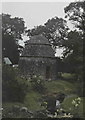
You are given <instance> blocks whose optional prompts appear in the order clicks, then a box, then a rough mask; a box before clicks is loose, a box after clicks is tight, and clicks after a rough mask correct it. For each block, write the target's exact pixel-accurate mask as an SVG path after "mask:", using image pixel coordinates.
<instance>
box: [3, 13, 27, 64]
mask: <svg viewBox="0 0 85 120" xmlns="http://www.w3.org/2000/svg"><path fill="white" fill-rule="evenodd" d="M25 29H26V28H25V22H24V20H23V19H22V18H18V17H15V18H12V17H11V15H9V14H2V53H3V57H9V58H10V60H11V61H12V63H13V64H17V63H18V59H19V51H18V46H19V45H18V40H20V39H21V40H22V34H23V33H24V32H25Z"/></svg>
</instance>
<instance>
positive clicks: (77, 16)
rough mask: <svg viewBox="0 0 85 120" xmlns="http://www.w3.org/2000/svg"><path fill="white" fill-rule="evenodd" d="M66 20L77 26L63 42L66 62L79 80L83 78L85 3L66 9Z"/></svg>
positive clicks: (76, 3)
mask: <svg viewBox="0 0 85 120" xmlns="http://www.w3.org/2000/svg"><path fill="white" fill-rule="evenodd" d="M64 10H65V13H66V18H69V20H70V21H72V23H73V24H74V25H75V29H76V30H75V31H71V32H69V34H68V36H67V40H65V41H63V46H65V48H66V50H65V51H64V56H65V59H64V61H65V62H67V63H70V65H71V67H72V71H73V72H74V73H75V74H76V75H77V80H82V79H83V76H82V73H83V42H84V40H85V1H83V2H73V3H70V4H69V5H68V6H67V7H65V9H64Z"/></svg>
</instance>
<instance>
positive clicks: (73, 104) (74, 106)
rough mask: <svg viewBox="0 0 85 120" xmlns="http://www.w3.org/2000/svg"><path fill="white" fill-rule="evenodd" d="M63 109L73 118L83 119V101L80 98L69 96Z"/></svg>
mask: <svg viewBox="0 0 85 120" xmlns="http://www.w3.org/2000/svg"><path fill="white" fill-rule="evenodd" d="M62 108H63V109H65V110H66V111H67V112H68V113H71V114H72V115H73V117H76V118H83V99H82V98H80V97H78V96H69V97H67V98H66V99H65V100H64V102H63V103H62Z"/></svg>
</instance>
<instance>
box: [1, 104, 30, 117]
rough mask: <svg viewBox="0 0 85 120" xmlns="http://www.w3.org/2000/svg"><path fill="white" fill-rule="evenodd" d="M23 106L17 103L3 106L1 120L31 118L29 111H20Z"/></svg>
mask: <svg viewBox="0 0 85 120" xmlns="http://www.w3.org/2000/svg"><path fill="white" fill-rule="evenodd" d="M23 106H24V104H21V103H18V102H10V103H4V104H3V108H4V109H3V114H2V117H3V118H28V117H31V114H30V112H29V111H26V110H25V111H22V108H26V107H23Z"/></svg>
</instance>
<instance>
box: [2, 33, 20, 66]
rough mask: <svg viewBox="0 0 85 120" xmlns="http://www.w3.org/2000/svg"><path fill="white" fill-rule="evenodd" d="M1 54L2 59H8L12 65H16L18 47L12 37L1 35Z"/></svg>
mask: <svg viewBox="0 0 85 120" xmlns="http://www.w3.org/2000/svg"><path fill="white" fill-rule="evenodd" d="M2 53H3V57H8V58H9V59H10V60H11V62H12V64H17V63H18V60H19V51H18V46H17V44H16V43H15V39H14V37H13V36H12V35H9V34H5V35H3V34H2Z"/></svg>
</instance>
